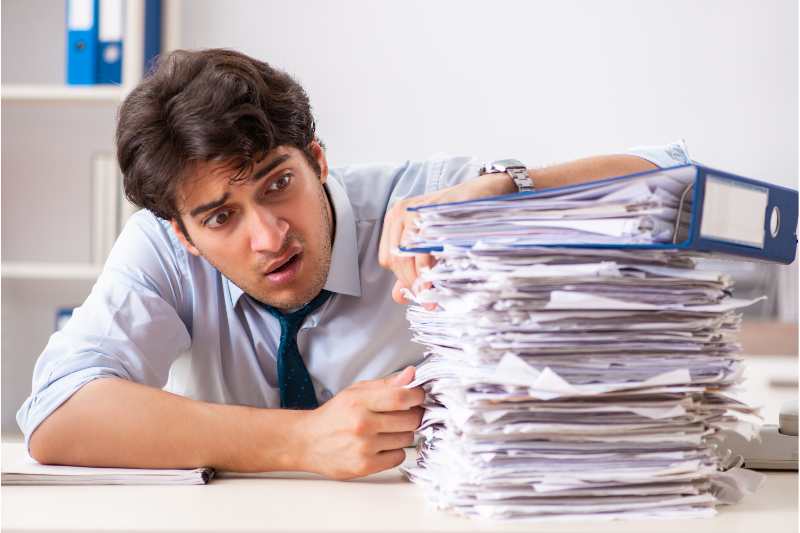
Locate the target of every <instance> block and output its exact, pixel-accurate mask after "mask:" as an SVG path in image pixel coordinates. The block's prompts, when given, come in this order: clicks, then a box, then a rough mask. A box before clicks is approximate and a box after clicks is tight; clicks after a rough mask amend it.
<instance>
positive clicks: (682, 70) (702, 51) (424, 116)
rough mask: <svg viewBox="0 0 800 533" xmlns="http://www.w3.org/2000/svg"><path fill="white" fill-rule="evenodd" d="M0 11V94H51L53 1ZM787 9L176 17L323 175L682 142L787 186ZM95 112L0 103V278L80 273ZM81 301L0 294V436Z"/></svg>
mask: <svg viewBox="0 0 800 533" xmlns="http://www.w3.org/2000/svg"><path fill="white" fill-rule="evenodd" d="M1 6H2V17H0V18H2V32H0V34H1V35H2V47H1V48H2V82H3V83H4V84H5V83H43V82H46V83H61V82H62V81H63V76H64V34H63V31H64V27H63V24H64V2H63V0H2V4H1ZM797 11H798V8H797V3H796V0H746V1H745V0H638V1H634V0H597V1H590V0H583V1H578V0H547V1H527V2H521V1H519V2H512V1H486V0H484V1H482V2H476V1H471V2H457V1H454V0H437V1H428V2H423V1H399V0H398V1H392V2H389V1H378V0H375V1H367V0H350V1H344V0H336V1H333V0H330V1H323V0H305V1H302V2H300V1H289V0H285V1H280V2H279V1H263V0H258V1H255V0H254V1H245V0H225V1H223V0H184V1H183V2H182V3H181V8H180V25H181V26H182V30H183V31H182V36H181V38H180V39H179V43H180V45H181V46H182V47H186V48H201V47H217V46H219V47H230V48H235V49H238V50H241V51H243V52H245V53H248V54H251V55H254V56H257V57H259V58H261V59H264V60H267V61H269V62H270V63H272V64H273V65H275V66H278V67H281V68H283V69H286V70H288V71H290V72H291V73H293V74H295V75H296V76H297V77H298V79H299V80H300V81H301V82H302V83H303V84H304V86H305V87H306V88H307V90H308V92H309V94H310V96H311V99H312V103H313V104H314V107H315V109H316V113H317V118H318V122H319V132H320V135H321V136H322V137H323V139H324V140H325V141H326V142H327V144H328V149H329V157H330V159H331V162H332V163H333V164H334V165H338V164H348V163H353V162H366V161H375V160H402V159H412V158H424V157H426V156H428V155H431V154H433V153H435V152H440V151H444V152H450V153H460V154H471V155H475V156H478V157H482V158H487V159H488V158H495V157H501V156H504V157H508V156H512V157H517V158H520V159H522V160H523V161H526V162H527V163H529V164H536V163H546V162H552V161H560V160H567V159H571V158H577V157H581V156H585V155H592V154H598V153H608V152H614V151H619V150H622V149H624V148H625V147H627V146H631V145H635V144H651V143H652V144H655V143H663V142H669V141H672V140H674V139H676V138H679V137H684V138H685V139H686V140H687V142H688V143H689V147H690V149H691V151H692V155H693V157H694V158H695V159H697V160H699V161H702V162H705V163H707V164H710V165H712V166H718V167H720V168H722V169H726V170H731V171H734V172H739V173H742V174H745V175H750V176H754V177H759V178H763V179H767V180H772V181H775V182H777V183H781V184H784V185H790V186H792V187H797V176H798V48H797V29H798V14H797ZM114 114H115V112H114V109H113V105H92V106H87V107H79V108H74V107H69V106H67V107H61V106H52V105H40V104H30V105H29V104H19V103H10V104H7V103H5V102H4V103H3V113H2V115H3V116H2V158H1V159H2V256H3V260H4V261H6V260H34V259H39V260H54V261H55V260H62V261H65V260H73V261H78V260H88V259H89V243H90V239H89V232H90V228H89V227H88V218H87V217H88V211H87V209H88V206H89V205H90V182H89V175H88V169H89V161H90V157H91V155H92V154H93V153H95V152H97V151H111V150H113V146H112V145H113V138H112V130H113V126H114V124H113V121H114ZM764 268H772V267H771V266H770V267H764ZM762 278H764V279H775V276H768V275H765V276H762ZM784 278H785V279H784ZM781 279H783V281H782V283H783V285H782V287H791V288H792V289H791V292H789V293H788V294H789V295H790V298H789V299H785V298H784V299H783V300H781V301H779V302H778V303H779V304H780V307H781V309H782V316H783V317H785V318H787V319H792V320H796V317H797V298H796V294H797V289H796V287H797V281H796V280H797V265H794V266H792V267H785V268H782V269H781ZM90 286H91V283H88V282H74V281H67V282H47V283H42V282H29V281H18V280H6V279H4V280H3V283H2V293H3V294H2V331H3V336H2V369H3V373H2V389H3V394H2V404H3V410H2V428H3V431H9V430H14V428H15V424H14V412H15V411H16V409H17V407H18V406H19V404H20V403H21V402H22V400H23V399H24V397H25V395H26V394H27V391H29V390H30V379H31V370H32V368H33V362H34V361H35V359H36V357H37V356H38V354H39V353H40V352H41V350H42V348H43V347H44V345H45V343H46V341H47V338H48V336H49V333H50V332H51V331H52V319H53V316H54V311H55V308H56V307H60V306H64V305H72V304H77V303H79V302H80V301H81V300H82V299H83V297H84V296H85V295H86V294H87V293H88V290H89V288H90ZM779 292H780V291H779ZM782 292H784V293H785V292H786V291H782ZM784 308H786V309H788V311H784V310H783V309H784Z"/></svg>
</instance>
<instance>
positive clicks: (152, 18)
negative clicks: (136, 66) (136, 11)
mask: <svg viewBox="0 0 800 533" xmlns="http://www.w3.org/2000/svg"><path fill="white" fill-rule="evenodd" d="M160 53H161V0H145V4H144V70H142V72H143V73H144V74H147V73H148V72H150V69H151V68H152V67H153V64H154V63H155V60H156V57H157V56H158V54H160Z"/></svg>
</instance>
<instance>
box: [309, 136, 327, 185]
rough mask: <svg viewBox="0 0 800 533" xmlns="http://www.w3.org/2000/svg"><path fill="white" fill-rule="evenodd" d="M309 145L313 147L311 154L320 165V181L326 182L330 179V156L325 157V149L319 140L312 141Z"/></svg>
mask: <svg viewBox="0 0 800 533" xmlns="http://www.w3.org/2000/svg"><path fill="white" fill-rule="evenodd" d="M309 147H310V148H311V154H312V155H313V156H314V159H316V160H317V164H318V165H319V181H320V183H325V181H326V180H327V179H328V158H326V157H325V150H324V149H323V148H322V145H320V144H319V141H311V144H310V145H309Z"/></svg>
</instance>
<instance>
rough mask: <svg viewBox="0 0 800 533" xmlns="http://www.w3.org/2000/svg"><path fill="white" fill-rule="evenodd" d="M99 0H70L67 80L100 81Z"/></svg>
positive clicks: (68, 4)
mask: <svg viewBox="0 0 800 533" xmlns="http://www.w3.org/2000/svg"><path fill="white" fill-rule="evenodd" d="M97 13H98V0H67V83H68V84H69V85H93V84H94V83H96V82H97V72H96V70H97V53H98V41H97Z"/></svg>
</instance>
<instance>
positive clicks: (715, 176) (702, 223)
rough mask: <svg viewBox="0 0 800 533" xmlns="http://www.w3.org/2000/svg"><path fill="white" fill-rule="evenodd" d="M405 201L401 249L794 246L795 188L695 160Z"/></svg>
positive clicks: (756, 253)
mask: <svg viewBox="0 0 800 533" xmlns="http://www.w3.org/2000/svg"><path fill="white" fill-rule="evenodd" d="M409 210H411V211H415V212H417V213H418V215H419V231H418V233H416V235H415V236H413V237H411V238H410V239H405V240H404V241H403V242H404V246H402V247H401V248H400V250H401V251H402V252H411V253H420V252H433V251H441V250H442V249H443V247H444V245H452V246H461V247H472V246H475V245H478V244H480V245H482V246H485V245H490V246H491V245H494V246H498V245H499V246H507V247H512V248H517V247H561V248H619V249H661V250H668V249H675V250H691V251H696V252H704V253H705V252H708V253H713V254H717V255H730V256H738V257H746V258H749V259H752V260H761V261H772V262H778V263H784V264H789V263H792V262H793V261H794V258H795V253H796V250H797V217H798V193H797V191H796V190H793V189H789V188H786V187H781V186H778V185H773V184H770V183H766V182H763V181H759V180H755V179H750V178H745V177H743V176H737V175H735V174H731V173H729V172H723V171H720V170H716V169H713V168H710V167H706V166H703V165H700V164H688V165H680V166H675V167H670V168H664V169H656V170H651V171H647V172H641V173H637V174H631V175H628V176H620V177H615V178H608V179H603V180H598V181H594V182H589V183H582V184H578V185H572V186H568V187H560V188H555V189H544V190H541V191H533V192H529V193H519V194H511V195H505V196H496V197H491V198H481V199H478V200H471V201H467V202H454V203H446V204H436V205H426V206H417V207H413V208H409Z"/></svg>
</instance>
